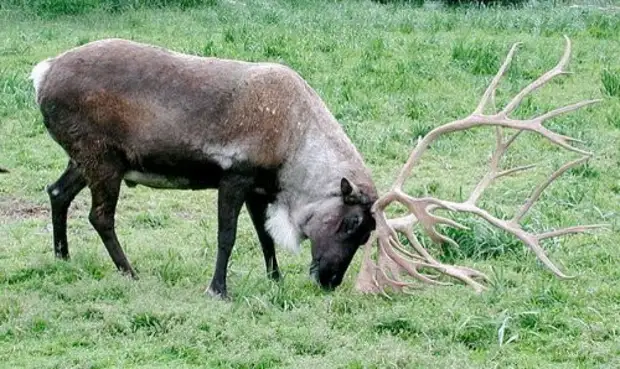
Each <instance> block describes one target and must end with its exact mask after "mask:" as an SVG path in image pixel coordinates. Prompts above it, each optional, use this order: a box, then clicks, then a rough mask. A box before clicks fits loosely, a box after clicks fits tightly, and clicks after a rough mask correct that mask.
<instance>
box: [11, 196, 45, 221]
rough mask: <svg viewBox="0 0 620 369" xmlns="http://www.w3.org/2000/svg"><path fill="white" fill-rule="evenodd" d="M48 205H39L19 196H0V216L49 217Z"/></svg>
mask: <svg viewBox="0 0 620 369" xmlns="http://www.w3.org/2000/svg"><path fill="white" fill-rule="evenodd" d="M49 214H50V209H49V205H48V206H45V205H40V204H36V203H34V202H32V201H28V200H26V199H23V198H19V197H0V218H10V219H28V218H43V217H49Z"/></svg>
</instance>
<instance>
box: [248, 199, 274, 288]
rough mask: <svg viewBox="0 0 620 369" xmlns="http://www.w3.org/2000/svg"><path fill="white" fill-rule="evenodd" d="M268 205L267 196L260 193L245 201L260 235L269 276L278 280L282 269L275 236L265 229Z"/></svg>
mask: <svg viewBox="0 0 620 369" xmlns="http://www.w3.org/2000/svg"><path fill="white" fill-rule="evenodd" d="M267 205H269V203H268V201H267V197H265V196H262V195H258V194H249V195H248V196H247V198H246V201H245V206H246V208H247V209H248V213H249V214H250V218H251V219H252V223H253V224H254V229H255V230H256V234H257V235H258V240H259V241H260V245H261V248H262V249H263V256H264V257H265V266H266V267H267V276H268V277H269V278H271V279H273V280H275V281H278V280H280V269H279V268H278V261H277V260H276V249H275V246H274V242H273V238H271V235H269V233H268V232H267V230H266V229H265V220H266V219H267V217H266V211H267Z"/></svg>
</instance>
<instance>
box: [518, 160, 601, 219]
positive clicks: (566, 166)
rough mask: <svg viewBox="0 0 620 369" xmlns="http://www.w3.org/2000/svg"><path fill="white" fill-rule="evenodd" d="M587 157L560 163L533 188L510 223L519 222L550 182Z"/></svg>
mask: <svg viewBox="0 0 620 369" xmlns="http://www.w3.org/2000/svg"><path fill="white" fill-rule="evenodd" d="M588 159H590V157H589V156H584V157H581V158H579V159H577V160H573V161H571V162H568V163H566V164H564V165H562V166H561V167H560V168H559V169H558V170H556V171H555V172H553V174H551V175H550V176H549V178H547V180H545V181H544V182H543V183H541V184H540V185H539V186H538V187H537V188H536V189H535V190H534V192H532V195H531V196H530V197H529V198H528V200H527V201H526V202H525V204H523V206H522V207H521V209H519V211H518V212H517V213H516V214H515V215H514V217H513V218H512V220H511V221H510V223H512V224H513V225H514V224H517V223H519V222H520V221H521V219H523V217H524V216H525V214H526V213H527V212H528V211H529V210H530V208H531V207H532V205H534V203H535V202H536V200H538V198H539V197H540V195H542V193H543V191H544V190H545V189H546V188H547V186H549V185H550V184H551V182H553V181H554V180H556V179H557V178H558V177H559V176H561V175H562V174H563V173H564V172H566V171H567V170H569V169H570V168H573V167H575V166H577V165H579V164H581V163H584V162H585V161H586V160H588Z"/></svg>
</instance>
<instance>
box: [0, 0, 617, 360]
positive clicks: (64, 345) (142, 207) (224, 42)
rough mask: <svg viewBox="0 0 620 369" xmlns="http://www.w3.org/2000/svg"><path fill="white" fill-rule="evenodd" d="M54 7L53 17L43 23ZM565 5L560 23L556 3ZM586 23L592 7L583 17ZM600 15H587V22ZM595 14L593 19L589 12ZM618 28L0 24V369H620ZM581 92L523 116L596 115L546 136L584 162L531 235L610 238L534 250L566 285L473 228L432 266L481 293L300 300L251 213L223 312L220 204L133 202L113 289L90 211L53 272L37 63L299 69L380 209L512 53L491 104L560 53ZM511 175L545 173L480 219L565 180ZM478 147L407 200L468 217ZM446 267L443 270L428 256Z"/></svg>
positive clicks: (457, 147) (303, 261) (612, 22)
mask: <svg viewBox="0 0 620 369" xmlns="http://www.w3.org/2000/svg"><path fill="white" fill-rule="evenodd" d="M50 3H51V2H50ZM558 3H559V2H558ZM581 3H582V4H583V3H584V2H583V1H582V2H581ZM592 3H594V2H592ZM599 4H602V2H599ZM619 24H620V13H619V12H613V11H607V12H604V11H601V10H597V9H595V8H583V7H582V8H569V7H567V6H564V5H563V6H558V7H553V6H551V5H550V4H549V3H548V2H547V3H542V4H539V5H535V6H534V5H532V6H530V5H528V6H525V7H523V8H520V9H495V8H490V9H484V8H481V9H478V8H467V9H442V8H434V7H429V6H426V7H423V8H419V7H415V6H411V5H408V4H407V2H398V3H395V4H386V5H384V4H380V3H377V2H372V1H354V0H350V1H339V2H324V1H321V2H319V1H316V2H315V1H286V0H280V1H271V0H262V1H258V0H246V1H239V0H235V1H232V0H228V1H226V0H221V1H218V2H217V4H216V5H214V4H213V3H210V5H205V6H198V7H191V8H188V9H186V10H182V9H180V8H179V7H174V8H169V9H135V10H132V9H128V10H127V11H124V12H116V13H110V12H108V11H94V12H84V13H83V14H81V15H79V16H55V17H48V16H37V14H36V12H35V13H33V12H32V11H30V10H28V11H20V10H18V8H10V7H9V8H6V9H2V10H0V165H2V166H4V167H7V168H8V169H10V170H11V173H10V174H2V175H0V235H1V237H0V240H1V241H0V367H3V368H4V367H6V368H105V367H125V368H160V367H161V368H164V367H166V368H169V367H174V368H189V367H210V368H215V367H221V368H306V367H313V368H350V369H352V368H397V367H398V368H461V369H462V368H491V367H498V368H617V367H619V366H620V360H619V358H620V328H619V325H618V322H619V321H620V287H618V283H617V281H618V280H619V279H620V268H619V267H618V265H619V261H620V249H619V248H618V244H619V243H620V237H619V236H618V235H619V234H620V232H619V230H620V227H619V222H618V211H619V210H620V206H619V204H620V169H619V165H620V151H619V146H618V142H620V97H619V96H618V55H620V42H619V41H620V32H619V28H618V27H619V26H618V25H619ZM563 34H567V35H568V36H570V37H571V39H572V40H573V49H574V53H573V58H572V61H571V63H570V67H569V69H570V70H571V71H572V72H573V74H572V75H570V76H567V77H565V78H561V79H559V80H557V81H555V82H553V83H550V84H549V85H548V86H547V87H545V88H544V89H541V90H539V91H537V92H536V93H535V94H534V95H533V96H532V97H531V98H528V99H526V100H525V101H524V103H523V104H522V106H521V107H520V108H519V110H518V112H517V115H518V116H531V115H533V114H540V113H542V112H544V111H547V110H549V109H552V108H554V107H557V106H560V105H561V104H565V103H571V102H575V101H578V100H580V99H585V98H603V99H604V101H603V102H602V103H600V104H598V105H596V106H593V107H589V108H586V109H584V110H582V111H579V112H576V113H573V114H571V115H568V116H564V117H561V118H558V119H555V120H553V121H551V122H549V123H548V124H547V126H548V127H549V128H551V129H554V130H556V131H557V132H559V133H562V134H568V135H572V136H574V137H577V138H579V139H581V140H583V141H584V142H585V144H583V145H582V147H585V148H586V149H588V150H592V151H593V152H595V153H596V155H595V156H594V157H593V158H592V159H591V160H590V161H589V163H588V165H587V166H584V167H582V168H578V169H575V170H572V171H570V172H569V173H566V174H565V175H564V176H563V177H561V178H560V180H558V181H557V182H556V183H554V184H553V185H552V186H550V188H548V190H547V191H546V192H545V194H544V196H543V197H542V198H541V200H540V202H539V203H538V204H537V205H536V206H535V207H534V208H533V209H532V212H531V214H530V215H529V216H528V217H527V218H526V226H527V227H528V228H529V229H534V230H540V231H544V230H549V229H552V228H556V227H562V226H571V225H576V224H581V223H584V224H587V223H609V224H610V229H609V230H608V231H603V232H598V233H594V234H587V235H579V236H572V237H566V238H563V239H559V240H552V241H549V242H545V243H544V246H545V248H546V250H547V252H548V253H549V255H550V257H551V258H552V259H553V260H554V261H556V262H557V263H558V264H559V265H560V267H561V268H562V269H563V270H565V271H566V272H567V273H568V274H574V275H576V278H575V279H573V280H569V281H560V280H558V279H556V278H554V277H553V276H551V275H550V273H549V272H548V271H547V270H546V269H545V268H543V267H542V266H541V264H540V263H539V262H538V261H537V260H536V259H535V257H534V256H533V254H532V253H531V252H528V251H526V250H525V249H524V247H523V246H522V245H521V244H520V243H519V242H516V241H515V240H513V239H512V238H510V237H508V236H507V235H505V234H503V233H501V232H498V231H497V230H494V229H490V228H489V227H488V226H486V225H485V224H483V223H481V222H480V221H478V220H476V219H472V218H463V217H459V218H458V219H459V220H461V221H463V222H465V223H466V224H467V225H469V226H470V227H471V228H472V231H470V232H463V231H458V232H457V231H450V232H451V233H450V235H451V236H453V237H455V239H458V240H459V241H460V242H461V244H462V245H461V246H462V247H461V248H460V249H458V250H454V249H446V250H445V251H444V254H443V255H442V256H441V257H442V258H443V260H446V261H449V262H455V263H459V264H465V265H469V266H473V267H475V268H479V269H481V270H483V271H484V272H486V273H488V275H489V276H490V277H491V279H492V281H491V286H490V290H489V291H488V292H485V293H484V294H482V295H476V294H474V293H473V292H472V291H470V290H469V289H468V288H466V287H464V286H461V285H458V284H457V285H454V286H449V287H424V288H421V289H420V290H418V291H415V293H414V295H412V296H406V295H394V296H392V299H391V300H389V299H386V298H383V297H379V296H364V295H359V294H357V293H356V292H355V291H354V289H353V284H354V278H355V274H356V272H357V271H358V270H359V262H360V256H361V254H360V255H358V256H357V257H356V258H355V260H354V263H353V265H352V267H351V269H350V271H349V273H347V276H346V279H345V281H344V284H343V286H342V288H340V289H338V290H337V291H335V292H334V293H323V292H321V291H319V290H317V288H316V287H315V286H313V285H312V283H310V281H309V280H308V277H307V274H308V264H309V250H308V248H307V247H306V248H305V249H304V251H303V252H302V253H301V255H299V256H294V255H290V254H287V253H285V252H283V251H278V252H279V254H278V257H279V259H280V264H281V265H282V269H283V273H284V281H283V282H282V283H280V284H276V283H273V282H270V281H268V280H267V279H266V278H265V271H264V267H263V261H262V255H261V253H260V247H259V244H258V241H257V239H256V236H255V234H254V232H253V230H252V226H251V222H250V220H249V217H248V215H247V213H245V212H244V213H243V214H242V216H241V220H240V229H239V234H238V242H237V245H236V247H235V250H234V252H233V255H232V263H231V267H230V275H229V289H230V292H231V295H232V301H231V302H220V301H213V300H212V299H209V298H207V297H206V296H205V295H203V290H204V288H205V287H206V285H207V284H208V282H209V279H210V277H211V273H212V272H213V267H214V259H215V251H216V233H215V232H216V228H217V227H216V217H215V203H216V201H215V196H214V192H212V191H203V192H191V191H188V192H179V191H162V190H160V191H157V190H150V189H147V188H144V187H137V188H134V189H129V188H126V187H123V189H122V194H121V200H120V205H119V209H118V214H117V225H118V229H117V231H118V234H119V238H120V239H121V242H122V244H123V247H124V249H125V251H126V253H127V255H128V257H129V258H130V260H131V261H132V263H133V264H134V266H135V267H136V268H137V270H138V271H139V273H140V276H141V279H140V281H137V282H134V281H130V280H128V279H126V278H124V277H122V276H120V275H119V274H118V273H117V272H116V271H115V269H114V267H113V265H112V262H111V260H110V258H109V256H108V255H107V253H106V251H105V249H104V247H103V245H102V244H101V242H100V240H99V238H98V237H97V236H96V234H95V232H94V230H93V229H92V227H91V226H90V225H89V223H88V219H87V214H88V209H89V193H88V191H84V192H83V193H81V194H80V195H79V196H78V198H77V199H76V201H75V203H74V204H73V206H72V208H71V212H70V220H69V240H70V252H71V255H72V260H71V261H69V262H61V261H57V260H55V259H54V257H53V254H52V243H51V238H52V235H51V231H50V230H51V220H50V214H49V205H48V199H47V195H46V193H45V190H44V188H45V185H47V184H49V183H51V182H53V181H54V180H56V179H57V177H58V176H59V175H60V173H61V171H62V169H63V168H64V165H65V163H66V159H65V155H64V153H63V152H62V150H61V149H60V148H59V147H58V146H57V145H56V144H55V143H54V142H53V141H52V140H51V138H50V137H48V135H47V133H46V132H45V129H44V127H43V125H42V122H41V117H40V114H39V112H38V111H37V109H36V107H35V104H34V102H33V90H32V87H31V85H30V82H29V81H28V80H27V76H28V73H29V72H30V70H31V68H32V66H33V65H34V64H35V63H36V62H38V61H40V60H42V59H43V58H46V57H49V56H52V55H55V54H57V53H59V52H62V51H64V50H66V49H68V48H71V47H73V46H76V45H81V44H84V43H85V42H88V41H91V40H96V39H100V38H104V37H112V36H113V37H124V38H129V39H134V40H140V41H145V42H151V43H155V44H158V45H162V46H166V47H170V48H173V49H175V50H177V51H182V52H188V53H194V54H199V55H216V56H221V57H228V58H241V59H245V60H270V61H278V62H282V63H285V64H287V65H289V66H292V67H293V68H295V69H296V70H298V71H299V73H301V75H302V76H303V77H304V78H306V79H307V80H308V81H309V82H310V84H311V85H312V86H313V87H314V88H315V89H316V90H317V91H318V92H319V94H320V95H321V96H322V97H323V98H324V100H325V102H326V103H327V105H328V106H329V107H330V109H331V110H332V111H333V113H334V114H335V115H336V116H337V117H338V119H339V120H340V122H341V123H342V125H343V126H344V127H345V129H346V131H347V132H348V134H349V135H350V137H351V138H352V140H353V141H354V143H355V144H356V146H357V147H358V148H359V149H360V151H361V152H362V154H363V155H364V157H365V158H366V160H367V162H368V164H369V165H370V167H371V168H372V170H373V175H374V178H375V179H376V182H377V185H378V187H379V188H380V191H382V192H383V191H386V190H387V189H388V188H389V185H390V183H391V181H392V180H393V179H394V178H395V176H396V174H397V172H398V170H399V168H400V166H401V165H402V164H403V163H404V162H405V160H406V158H407V156H408V154H409V152H410V150H411V149H412V147H413V145H414V144H415V142H416V140H417V137H418V136H420V135H423V134H425V133H427V132H428V131H429V130H430V129H432V128H433V127H436V126H438V125H440V124H442V123H444V122H447V121H449V120H451V119H455V118H459V117H463V116H464V115H466V114H468V113H469V112H470V111H471V110H472V109H473V108H474V107H475V105H476V103H477V100H478V98H479V96H480V95H481V94H482V92H483V91H484V89H485V87H486V84H487V83H488V82H489V81H490V79H491V78H492V74H493V73H494V70H495V68H497V67H498V65H499V64H500V63H501V60H502V59H503V57H504V55H505V53H506V52H507V51H508V49H509V47H510V45H511V44H512V43H514V42H517V41H522V42H523V45H522V46H521V47H520V49H519V52H518V54H517V56H516V58H515V61H514V63H513V67H512V68H511V70H510V72H509V73H508V75H507V78H506V79H505V81H504V82H503V83H502V84H501V90H500V91H499V92H498V94H497V103H498V104H500V103H504V102H506V101H507V100H508V99H509V97H510V96H512V94H514V93H516V92H517V91H518V90H519V89H520V88H521V87H523V86H525V85H526V84H527V83H528V82H529V81H531V80H532V79H533V78H536V77H537V76H538V75H539V74H540V73H542V72H544V71H545V70H547V69H549V68H551V67H552V66H553V65H554V64H555V62H556V61H557V58H558V57H559V55H560V54H561V52H562V48H563V39H562V35H563ZM522 136H523V137H521V138H520V139H519V141H518V142H517V143H516V144H515V147H514V151H512V152H511V154H510V155H509V156H508V157H507V165H521V164H525V163H530V162H536V163H539V164H540V165H539V167H538V168H537V169H536V170H532V171H528V172H527V173H523V174H521V175H520V176H518V177H514V178H507V179H505V180H503V181H501V182H499V183H498V184H497V185H496V186H494V187H492V188H491V189H490V191H489V192H488V193H487V194H486V195H485V196H484V197H483V199H482V202H481V204H483V205H484V206H485V207H486V208H487V209H489V210H490V211H491V212H493V213H494V214H497V215H506V216H509V215H510V214H512V212H514V210H515V208H516V206H518V205H519V204H521V203H522V201H523V200H524V198H525V197H526V196H527V195H528V193H529V191H530V190H531V189H532V188H533V186H534V185H535V184H536V183H538V182H539V181H540V180H541V179H542V178H544V176H545V175H546V174H548V173H549V172H550V171H551V170H552V169H553V168H556V167H557V166H558V165H561V163H563V162H564V161H566V160H568V159H572V158H574V155H570V154H567V153H565V152H563V151H562V150H558V149H557V148H555V147H553V146H551V145H550V144H549V143H548V142H546V141H545V140H543V139H541V138H538V137H536V136H535V135H532V134H524V135H522ZM492 143H493V132H492V130H490V129H477V130H474V131H471V132H466V133H458V134H453V135H450V136H447V137H444V138H442V139H441V140H440V141H438V142H436V143H435V144H433V146H432V148H431V150H430V151H429V152H428V153H427V154H426V155H425V156H424V158H423V160H422V162H421V164H420V165H419V167H418V168H416V170H415V173H414V175H413V177H412V179H411V180H410V181H409V182H408V183H407V186H406V190H407V192H408V193H410V194H412V195H424V194H432V195H434V196H439V197H441V198H448V199H455V200H460V199H462V198H463V197H464V196H466V194H467V191H469V190H471V188H472V186H473V185H474V184H475V182H476V180H477V179H478V178H479V177H480V176H481V175H482V174H483V172H484V168H485V164H486V161H485V160H486V158H487V157H488V155H489V153H490V149H491V147H492ZM432 249H433V250H434V251H437V249H436V248H432Z"/></svg>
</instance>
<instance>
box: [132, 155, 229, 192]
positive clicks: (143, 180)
mask: <svg viewBox="0 0 620 369" xmlns="http://www.w3.org/2000/svg"><path fill="white" fill-rule="evenodd" d="M222 174H223V170H222V168H221V167H220V166H219V165H217V164H215V163H212V162H209V161H204V160H196V159H194V158H183V157H180V156H177V157H175V156H173V155H151V156H146V157H142V158H141V160H140V165H134V166H132V167H130V168H129V170H128V171H127V172H126V173H125V175H124V178H123V179H124V180H125V183H126V184H127V186H129V187H135V186H136V185H138V184H140V185H143V186H146V187H151V188H159V189H177V190H200V189H208V188H217V187H218V186H219V182H220V179H221V178H222Z"/></svg>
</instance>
